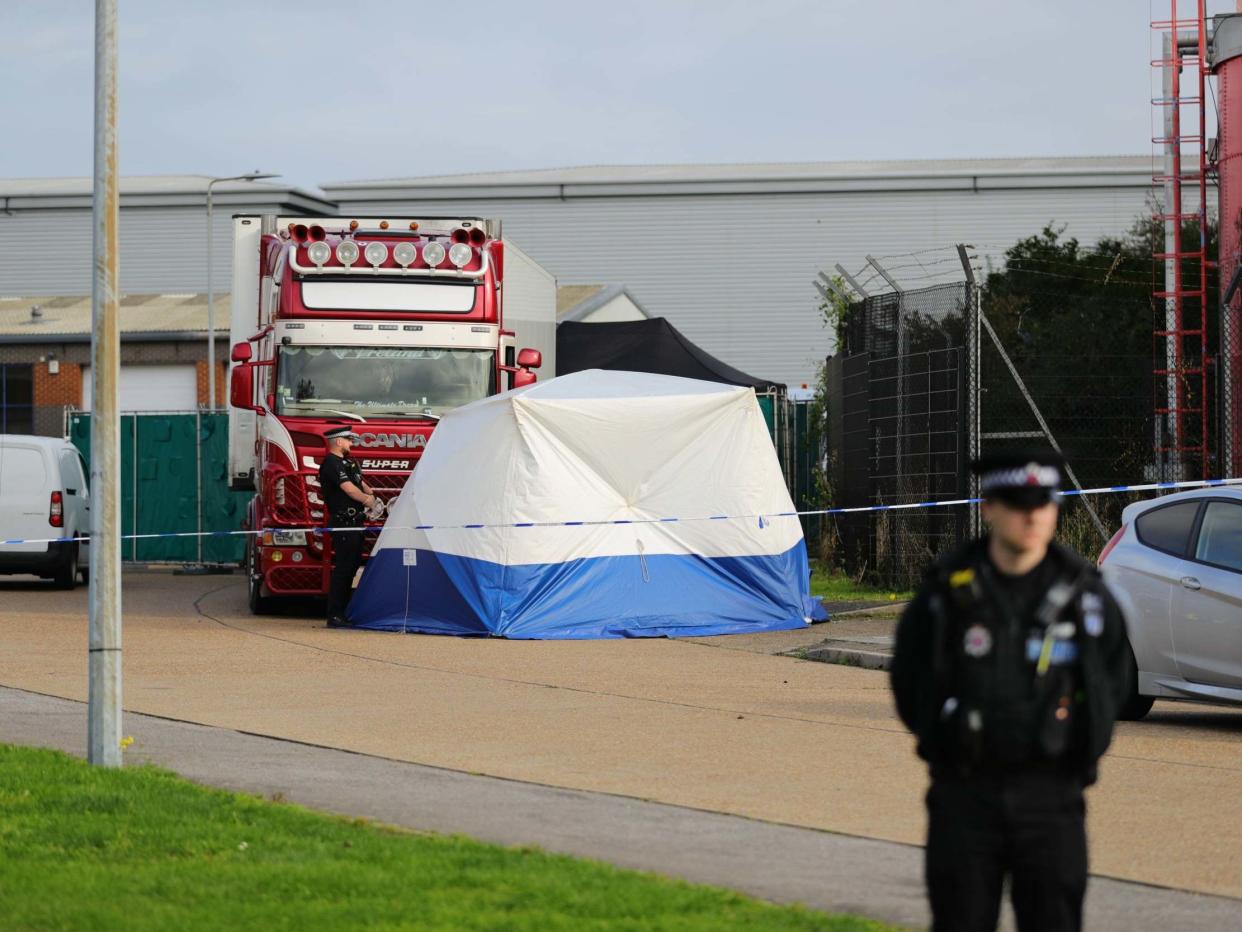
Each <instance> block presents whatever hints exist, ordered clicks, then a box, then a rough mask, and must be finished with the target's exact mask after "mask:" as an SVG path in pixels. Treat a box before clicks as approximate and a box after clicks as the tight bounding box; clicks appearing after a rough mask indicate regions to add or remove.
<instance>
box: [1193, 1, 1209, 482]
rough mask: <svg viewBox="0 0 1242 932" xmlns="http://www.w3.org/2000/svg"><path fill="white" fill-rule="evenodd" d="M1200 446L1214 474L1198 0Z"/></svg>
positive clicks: (1204, 469) (1201, 11) (1203, 28)
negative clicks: (1210, 419)
mask: <svg viewBox="0 0 1242 932" xmlns="http://www.w3.org/2000/svg"><path fill="white" fill-rule="evenodd" d="M1196 12H1197V19H1198V22H1197V24H1196V25H1197V26H1198V32H1199V35H1198V39H1199V442H1200V443H1201V444H1202V445H1203V453H1202V455H1201V457H1200V466H1199V473H1200V478H1201V479H1207V478H1209V477H1210V476H1211V474H1212V465H1211V458H1210V456H1209V455H1208V454H1209V446H1210V445H1209V443H1208V351H1207V332H1208V253H1207V225H1208V213H1207V170H1208V165H1207V70H1208V44H1207V0H1199V3H1198V8H1197V10H1196Z"/></svg>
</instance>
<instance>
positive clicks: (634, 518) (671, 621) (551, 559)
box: [349, 369, 824, 638]
mask: <svg viewBox="0 0 1242 932" xmlns="http://www.w3.org/2000/svg"><path fill="white" fill-rule="evenodd" d="M793 510H794V508H793V503H792V502H791V501H790V498H789V492H788V491H787V490H786V488H785V483H784V480H783V478H782V476H781V471H780V467H779V465H778V463H777V459H776V452H775V450H774V449H773V447H772V442H771V440H770V439H769V436H768V432H767V428H766V427H765V425H764V419H763V414H762V412H761V411H760V408H759V405H758V402H757V400H756V398H755V393H754V390H753V389H751V388H741V387H737V386H732V385H723V384H719V383H716V382H702V381H697V380H694V379H682V378H675V377H672V376H663V375H650V374H645V373H636V372H611V371H602V370H598V369H591V370H586V371H583V372H576V373H573V374H571V375H565V376H561V377H560V378H557V379H552V380H550V381H547V382H541V383H538V384H535V385H531V386H527V387H525V388H520V389H515V390H513V391H510V392H506V393H504V394H502V395H496V396H493V397H491V398H486V399H483V400H481V401H477V402H475V403H473V404H470V405H466V406H465V407H462V408H458V409H457V410H455V411H451V412H449V413H448V414H447V415H445V417H444V418H443V420H441V421H440V423H439V424H438V425H437V426H436V429H435V431H434V433H433V434H432V437H431V440H430V442H429V443H428V444H427V448H426V450H425V451H424V453H423V457H422V459H421V461H420V462H419V465H418V468H417V469H416V470H415V471H414V473H413V475H412V476H411V478H410V480H409V481H408V482H407V483H406V485H405V488H404V489H403V490H402V492H401V495H400V496H399V497H398V498H397V499H396V501H395V502H394V503H393V505H392V508H391V509H390V512H389V517H388V521H387V524H386V525H385V527H384V530H383V531H382V532H381V534H380V537H379V540H378V541H377V542H376V545H375V548H374V550H373V552H372V555H371V559H370V560H369V561H368V563H367V566H366V570H365V572H364V573H363V576H362V580H361V582H360V583H359V586H358V591H357V593H356V594H355V595H354V598H353V600H352V601H351V602H350V605H349V618H350V620H351V621H352V622H353V623H354V624H356V625H357V626H358V627H361V628H371V629H377V630H386V631H419V632H430V633H438V634H459V635H498V636H502V637H509V638H611V637H655V636H679V635H704V634H734V633H741V632H748V631H771V630H777V629H783V628H798V627H802V626H804V625H806V624H808V623H810V621H811V620H812V619H813V618H823V617H824V615H823V610H822V607H821V606H820V605H819V603H818V601H817V600H813V599H812V598H811V597H810V592H809V591H808V568H807V554H806V544H805V542H804V541H803V538H802V530H801V527H800V525H799V522H798V519H797V518H796V517H790V516H789V513H790V512H792V511H793ZM782 514H784V515H785V517H778V516H779V515H782Z"/></svg>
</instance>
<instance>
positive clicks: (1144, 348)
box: [808, 280, 1226, 588]
mask: <svg viewBox="0 0 1242 932" xmlns="http://www.w3.org/2000/svg"><path fill="white" fill-rule="evenodd" d="M1153 324H1154V303H1153V301H1152V299H1151V298H1150V297H1144V296H1142V295H1136V294H1135V293H1134V291H1133V290H1131V291H1129V292H1127V293H1125V294H1118V295H1117V296H1110V295H1108V294H1101V295H1086V296H1084V295H1083V294H1081V293H1076V294H1074V295H1072V297H1071V296H1069V295H1067V294H1066V293H1065V292H1062V291H1059V290H1058V289H1057V288H1056V287H1055V283H1054V284H1053V285H1052V286H1051V287H1049V288H1048V289H1047V290H1044V291H1032V290H1030V289H1023V290H1022V292H1021V294H1020V295H1015V293H1014V292H1012V291H1008V292H1007V291H1005V290H1003V289H1001V288H996V289H989V288H987V287H980V286H979V285H978V284H976V282H975V281H973V280H971V281H960V282H952V283H946V284H938V285H935V286H932V287H927V288H921V289H917V290H906V291H900V292H887V293H884V294H872V295H870V296H868V297H867V298H866V299H864V300H860V301H855V302H853V303H852V304H850V305H849V307H848V309H846V310H845V312H844V314H843V319H842V326H841V328H840V330H841V336H842V339H841V341H840V346H839V351H838V352H837V353H836V354H835V355H833V356H831V357H829V358H828V359H827V361H826V364H825V370H824V388H825V392H826V396H827V399H828V400H827V404H826V410H825V412H824V414H823V444H822V447H821V451H820V455H821V458H822V462H823V464H824V475H825V479H826V485H827V486H828V494H826V495H825V496H823V498H824V499H826V500H827V502H830V503H831V504H832V505H833V506H840V507H844V508H852V507H863V506H876V505H903V504H915V503H922V502H931V501H936V500H944V499H960V498H972V497H976V496H977V486H976V483H975V481H974V479H973V477H972V476H971V473H970V461H971V459H973V458H974V457H975V456H978V455H979V454H980V453H981V452H985V453H986V452H997V451H1002V450H1006V449H1018V448H1023V447H1032V446H1036V447H1047V446H1056V447H1058V448H1059V449H1060V450H1061V451H1062V452H1063V453H1064V455H1065V457H1066V460H1067V462H1068V465H1069V472H1070V474H1071V478H1070V481H1069V483H1068V485H1069V486H1071V487H1073V486H1075V485H1077V486H1078V487H1080V488H1093V487H1101V486H1115V485H1128V484H1136V483H1142V482H1152V481H1157V480H1160V479H1162V478H1167V477H1166V476H1164V475H1163V473H1164V472H1165V471H1166V467H1165V466H1163V465H1162V463H1161V460H1160V458H1159V457H1158V456H1157V454H1156V451H1157V449H1158V448H1159V446H1160V444H1161V439H1162V438H1161V433H1160V432H1161V430H1162V421H1161V418H1160V417H1159V416H1158V414H1157V408H1158V403H1157V400H1156V393H1157V392H1158V391H1162V390H1163V387H1162V385H1160V384H1157V383H1158V381H1159V377H1158V376H1157V375H1156V374H1155V370H1156V369H1157V368H1158V367H1159V366H1158V360H1156V362H1155V363H1153V355H1154V354H1153V350H1152V346H1153V343H1152V333H1153ZM1224 342H1226V341H1224V340H1223V339H1222V343H1224ZM1218 382H1219V379H1218V378H1217V377H1215V376H1214V378H1213V381H1212V383H1211V384H1212V385H1213V386H1218ZM1217 404H1220V406H1221V407H1222V408H1223V407H1224V405H1223V403H1219V402H1217ZM1224 433H1225V431H1224V430H1223V429H1219V428H1218V429H1214V430H1213V431H1212V434H1213V436H1212V437H1211V438H1210V447H1211V449H1213V450H1215V449H1216V448H1217V446H1218V444H1219V442H1220V440H1221V439H1222V435H1223V434H1224ZM1136 497H1137V496H1130V495H1124V494H1110V495H1100V496H1089V497H1088V496H1084V497H1078V496H1073V497H1070V498H1068V499H1067V500H1066V502H1065V506H1064V507H1063V508H1062V512H1061V521H1060V526H1059V529H1058V535H1059V537H1060V538H1061V539H1062V540H1063V541H1064V542H1065V543H1067V544H1069V545H1070V546H1073V547H1075V548H1076V549H1078V550H1079V551H1080V552H1082V553H1083V554H1084V555H1086V556H1088V557H1093V556H1094V555H1095V554H1096V553H1098V552H1099V550H1100V548H1101V547H1102V546H1103V545H1104V543H1106V541H1107V539H1108V537H1109V536H1110V535H1111V534H1112V532H1113V531H1114V530H1115V529H1116V528H1117V527H1118V526H1119V524H1120V516H1121V511H1122V509H1123V508H1124V507H1125V505H1127V504H1129V503H1130V502H1131V501H1133V500H1134V499H1135V498H1136ZM979 530H980V526H979V521H978V515H977V509H975V508H973V507H967V506H956V507H930V508H918V509H910V510H901V511H878V512H867V513H857V514H840V515H834V516H831V517H830V519H828V521H827V522H826V526H825V528H824V530H823V532H822V533H821V534H819V535H818V538H811V536H810V535H809V534H808V538H809V539H811V540H812V545H813V546H815V545H816V544H818V550H819V555H820V556H821V557H823V558H825V559H827V560H829V561H831V562H832V563H834V564H835V565H837V566H839V567H840V568H842V569H843V570H845V572H847V573H848V574H849V575H851V576H853V577H855V578H858V579H861V580H867V581H871V582H874V583H876V584H880V585H884V586H888V587H894V588H909V587H911V586H913V585H915V584H917V582H918V581H919V579H920V578H921V576H922V573H923V572H924V570H925V567H926V566H927V564H928V563H929V561H931V560H933V559H934V558H936V557H937V556H939V555H941V554H944V553H945V552H947V551H949V550H951V549H953V548H955V547H957V546H959V545H961V544H962V543H964V542H965V541H966V540H968V539H969V538H970V537H971V536H973V535H974V534H976V533H978V532H979Z"/></svg>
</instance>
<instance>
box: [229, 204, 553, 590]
mask: <svg viewBox="0 0 1242 932" xmlns="http://www.w3.org/2000/svg"><path fill="white" fill-rule="evenodd" d="M499 233H500V231H499V224H498V223H495V222H493V221H488V220H480V219H475V218H432V217H428V218H418V219H413V218H405V219H399V218H391V217H388V218H367V217H357V218H340V217H325V218H305V217H276V216H273V215H264V216H238V217H234V218H233V295H232V302H233V309H232V324H231V330H232V344H233V350H232V354H231V358H232V371H231V377H230V402H231V406H230V411H229V464H228V468H229V480H230V485H231V487H232V488H234V489H250V490H253V491H254V493H255V494H254V497H253V498H252V499H251V501H250V505H249V508H248V510H247V516H246V519H245V523H244V527H245V529H247V530H250V531H254V532H257V533H252V534H250V535H248V536H247V544H246V556H245V566H246V572H247V577H248V580H249V587H250V608H251V611H253V612H255V613H262V612H266V611H268V610H270V609H271V607H272V602H273V600H274V599H278V598H282V597H293V596H299V597H302V596H322V595H326V594H327V591H328V577H329V573H330V571H331V564H332V555H331V552H330V551H331V543H330V539H329V537H328V535H327V534H325V533H322V532H321V531H319V530H316V529H317V528H322V527H325V526H326V525H328V523H329V516H328V515H327V513H326V511H325V509H324V497H323V490H322V489H321V488H320V487H319V480H318V478H317V473H318V470H319V464H320V462H321V461H322V458H323V456H324V453H325V449H324V442H323V432H324V431H325V430H327V429H329V428H331V427H339V426H341V425H349V426H351V427H353V429H354V431H355V432H356V433H357V434H358V437H359V439H358V440H357V441H356V442H355V444H354V449H353V456H354V458H355V459H357V460H358V462H359V465H360V466H361V468H362V472H363V476H364V478H365V480H366V482H367V484H368V485H370V486H371V487H372V488H373V489H375V490H376V493H377V494H378V495H379V496H380V497H381V498H383V499H385V501H391V500H392V499H393V498H395V497H396V496H397V494H398V493H399V492H400V491H401V488H402V487H403V486H404V485H405V482H406V479H407V478H409V475H410V473H411V471H412V470H413V469H414V468H415V466H416V465H417V463H418V460H419V457H420V456H421V455H422V451H423V448H424V447H425V446H426V445H427V441H428V439H429V438H430V436H431V433H432V431H433V430H434V429H435V424H436V421H437V420H439V418H440V417H441V416H442V415H443V414H444V413H445V412H447V411H449V410H451V409H453V408H456V407H459V406H461V405H464V404H469V403H470V402H472V401H476V400H478V399H480V398H484V397H486V396H488V395H492V394H495V393H497V392H500V391H504V390H506V389H508V388H514V387H518V386H521V385H524V384H528V383H529V382H533V381H534V380H535V373H534V371H533V370H535V369H540V371H541V372H542V373H543V374H544V375H545V377H550V376H551V375H552V374H554V373H555V364H556V363H555V349H556V281H555V279H554V278H553V277H552V276H551V275H550V274H549V273H548V272H546V271H545V270H544V269H542V268H540V267H539V266H538V265H536V264H535V263H534V262H533V261H532V260H531V259H530V258H529V257H528V256H526V255H525V254H524V253H522V252H521V251H520V250H518V249H517V248H516V247H514V246H512V245H511V244H506V243H504V242H503V241H502V240H501V238H500V235H499ZM462 494H463V495H468V494H469V489H465V488H463V490H462ZM379 523H380V522H372V523H371V525H370V526H371V527H374V528H376V529H378V527H379ZM367 538H368V547H367V549H369V543H370V542H371V541H372V540H373V539H374V535H373V534H368V535H367Z"/></svg>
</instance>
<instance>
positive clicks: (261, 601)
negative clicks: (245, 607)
mask: <svg viewBox="0 0 1242 932" xmlns="http://www.w3.org/2000/svg"><path fill="white" fill-rule="evenodd" d="M246 588H247V594H248V596H249V599H248V601H249V603H250V614H252V615H270V614H271V613H272V600H271V598H270V597H268V596H265V595H264V594H263V576H262V574H260V573H259V572H258V570H257V568H256V567H255V564H254V548H253V547H247V548H246Z"/></svg>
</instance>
